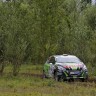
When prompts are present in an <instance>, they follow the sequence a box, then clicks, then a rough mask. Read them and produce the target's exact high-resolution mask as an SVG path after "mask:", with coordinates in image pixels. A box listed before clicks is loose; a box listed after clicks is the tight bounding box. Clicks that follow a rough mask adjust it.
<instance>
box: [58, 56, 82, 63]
mask: <svg viewBox="0 0 96 96" xmlns="http://www.w3.org/2000/svg"><path fill="white" fill-rule="evenodd" d="M56 62H57V63H80V62H81V61H80V59H79V58H77V57H75V56H73V57H71V56H69V57H68V56H67V57H64V56H60V57H56Z"/></svg>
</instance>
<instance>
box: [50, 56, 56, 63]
mask: <svg viewBox="0 0 96 96" xmlns="http://www.w3.org/2000/svg"><path fill="white" fill-rule="evenodd" d="M49 63H52V64H55V57H54V56H51V57H50V58H49Z"/></svg>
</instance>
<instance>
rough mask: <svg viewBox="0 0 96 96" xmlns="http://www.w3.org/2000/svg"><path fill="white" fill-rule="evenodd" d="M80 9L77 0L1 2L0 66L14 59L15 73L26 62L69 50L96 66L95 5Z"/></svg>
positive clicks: (39, 62) (37, 62)
mask: <svg viewBox="0 0 96 96" xmlns="http://www.w3.org/2000/svg"><path fill="white" fill-rule="evenodd" d="M83 5H84V3H83V4H82V3H81V6H83ZM78 8H80V7H79V6H78V5H77V0H17V2H16V1H14V2H0V62H1V66H2V62H4V61H8V62H11V63H12V65H13V74H14V75H16V74H17V73H18V72H19V68H20V66H21V64H22V63H24V62H32V64H43V63H44V62H45V60H46V58H47V57H48V56H50V55H53V54H63V53H68V54H75V55H76V56H78V57H79V58H81V60H83V61H84V62H86V63H89V64H91V66H94V67H95V63H96V54H95V53H96V49H95V48H96V39H95V37H96V28H95V26H96V22H95V21H96V7H95V6H90V4H89V5H88V6H86V7H84V9H83V10H78ZM1 69H2V67H1Z"/></svg>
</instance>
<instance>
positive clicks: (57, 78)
mask: <svg viewBox="0 0 96 96" xmlns="http://www.w3.org/2000/svg"><path fill="white" fill-rule="evenodd" d="M54 79H55V81H61V76H59V75H57V72H55V74H54Z"/></svg>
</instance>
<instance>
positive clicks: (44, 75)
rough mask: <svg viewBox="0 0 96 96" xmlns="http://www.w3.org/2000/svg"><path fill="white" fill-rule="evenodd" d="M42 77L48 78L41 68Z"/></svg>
mask: <svg viewBox="0 0 96 96" xmlns="http://www.w3.org/2000/svg"><path fill="white" fill-rule="evenodd" d="M43 78H48V77H47V76H46V74H45V72H44V70H43Z"/></svg>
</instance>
